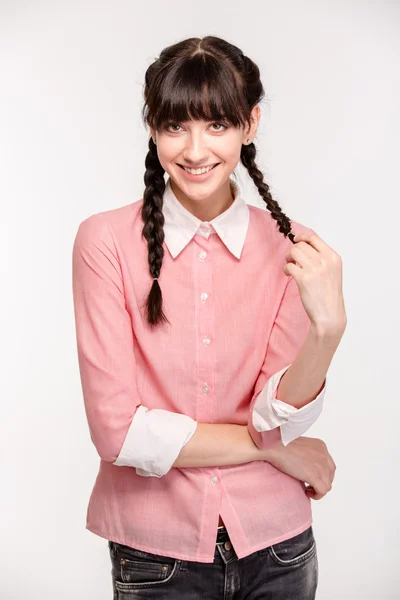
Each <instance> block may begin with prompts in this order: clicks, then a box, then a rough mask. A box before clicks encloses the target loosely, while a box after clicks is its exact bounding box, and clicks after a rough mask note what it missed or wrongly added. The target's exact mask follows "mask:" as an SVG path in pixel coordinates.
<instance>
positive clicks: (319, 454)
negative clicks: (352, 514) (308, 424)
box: [264, 436, 336, 500]
mask: <svg viewBox="0 0 400 600" xmlns="http://www.w3.org/2000/svg"><path fill="white" fill-rule="evenodd" d="M264 453H265V459H264V460H266V461H268V462H269V463H271V464H272V465H273V466H274V467H276V468H277V469H279V470H280V471H283V472H284V473H287V474H288V475H291V476H292V477H294V478H295V479H298V480H299V481H303V482H304V483H308V484H309V487H306V488H305V491H306V494H307V495H308V496H309V497H310V498H313V499H314V500H320V499H321V498H323V497H324V496H325V494H326V493H327V492H329V491H330V490H331V489H332V481H333V479H334V477H335V471H336V464H335V463H334V461H333V458H332V456H331V455H330V454H329V452H328V448H327V446H326V444H325V442H324V441H323V440H320V439H318V438H310V437H304V436H302V437H298V438H296V439H295V440H293V441H292V442H290V443H289V444H288V445H287V446H284V445H283V444H282V443H280V444H277V445H275V446H274V447H273V448H269V449H268V450H265V451H264Z"/></svg>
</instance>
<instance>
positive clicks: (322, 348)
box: [275, 324, 344, 408]
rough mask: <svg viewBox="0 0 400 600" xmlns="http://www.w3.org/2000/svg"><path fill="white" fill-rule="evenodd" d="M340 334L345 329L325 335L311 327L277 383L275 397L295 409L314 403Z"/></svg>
mask: <svg viewBox="0 0 400 600" xmlns="http://www.w3.org/2000/svg"><path fill="white" fill-rule="evenodd" d="M343 333H344V327H343V328H342V327H338V328H337V329H335V330H334V331H329V332H327V331H325V330H320V329H318V328H317V327H316V326H315V325H313V324H311V326H310V331H309V334H308V336H307V338H306V341H305V342H304V345H303V346H302V348H301V350H300V352H299V353H298V355H297V357H296V358H295V360H294V361H293V363H292V364H291V365H290V367H289V368H288V370H287V371H286V372H285V373H284V374H283V376H282V378H281V380H280V382H279V385H278V388H277V390H276V394H275V396H276V398H277V399H278V400H281V401H282V402H286V403H287V404H290V405H292V406H294V407H295V408H302V407H303V406H305V405H306V404H308V403H309V402H311V401H312V400H314V399H315V398H316V397H317V396H318V394H319V392H320V391H321V389H322V387H323V384H324V381H325V377H326V374H327V371H328V368H329V365H330V363H331V361H332V358H333V356H334V354H335V352H336V349H337V347H338V345H339V343H340V340H341V338H342V335H343Z"/></svg>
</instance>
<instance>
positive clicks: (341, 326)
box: [310, 322, 346, 342]
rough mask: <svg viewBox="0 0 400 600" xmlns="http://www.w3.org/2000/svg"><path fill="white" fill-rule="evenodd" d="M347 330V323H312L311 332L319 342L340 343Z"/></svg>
mask: <svg viewBox="0 0 400 600" xmlns="http://www.w3.org/2000/svg"><path fill="white" fill-rule="evenodd" d="M345 329H346V322H340V323H329V324H321V323H314V322H311V326H310V331H312V332H313V333H314V335H315V337H316V338H318V340H321V342H324V341H327V340H328V341H329V340H332V341H340V339H341V337H342V336H343V333H344V331H345Z"/></svg>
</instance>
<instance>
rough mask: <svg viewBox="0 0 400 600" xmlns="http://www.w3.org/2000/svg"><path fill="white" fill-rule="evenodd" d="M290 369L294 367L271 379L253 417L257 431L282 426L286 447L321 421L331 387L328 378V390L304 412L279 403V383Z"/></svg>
mask: <svg viewBox="0 0 400 600" xmlns="http://www.w3.org/2000/svg"><path fill="white" fill-rule="evenodd" d="M290 366H291V364H290V365H287V366H286V367H284V368H283V369H281V370H280V371H277V372H276V373H274V375H272V376H271V377H270V378H269V379H268V381H267V383H266V384H265V386H264V388H263V389H262V390H261V392H260V394H259V396H258V398H257V400H256V401H255V403H254V408H253V414H252V422H253V426H254V429H255V430H256V431H259V432H262V431H269V430H271V429H275V427H279V426H280V428H281V438H282V443H283V445H284V446H287V445H288V444H289V443H290V442H292V441H293V440H294V439H296V438H298V437H300V436H301V435H302V434H303V433H305V432H306V431H307V430H308V429H309V428H310V427H311V425H312V424H313V423H315V421H316V420H317V419H318V417H319V415H320V414H321V412H322V406H323V401H324V397H325V390H326V384H327V377H326V378H325V384H324V387H323V388H322V390H321V391H320V393H319V394H318V396H317V397H316V398H315V399H314V400H312V401H311V402H309V403H308V404H306V405H305V406H302V407H301V408H296V407H295V406H292V405H291V404H288V403H287V402H283V401H282V400H278V398H276V397H275V394H276V390H277V387H278V385H279V381H280V380H281V378H282V376H283V374H284V373H285V372H286V371H287V369H288V368H289V367H290Z"/></svg>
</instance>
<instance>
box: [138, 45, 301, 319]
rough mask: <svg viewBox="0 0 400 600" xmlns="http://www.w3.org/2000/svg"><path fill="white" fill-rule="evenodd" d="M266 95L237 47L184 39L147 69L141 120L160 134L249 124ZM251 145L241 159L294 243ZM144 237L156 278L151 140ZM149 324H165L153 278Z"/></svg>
mask: <svg viewBox="0 0 400 600" xmlns="http://www.w3.org/2000/svg"><path fill="white" fill-rule="evenodd" d="M264 96H265V92H264V88H263V86H262V83H261V80H260V71H259V68H258V67H257V65H256V64H255V63H254V62H253V61H252V60H251V59H250V58H248V57H247V56H245V55H244V54H243V52H242V51H241V50H240V49H239V48H238V47H237V46H234V45H232V44H230V43H229V42H227V41H225V40H223V39H221V38H219V37H215V36H210V35H209V36H206V37H203V38H197V37H193V38H188V39H185V40H183V41H181V42H178V43H176V44H173V45H171V46H168V47H166V48H164V50H162V52H161V54H160V56H159V57H158V58H157V59H156V60H155V62H153V63H152V64H151V65H150V66H149V67H148V69H147V71H146V74H145V85H144V106H143V111H142V117H143V122H144V124H145V125H146V124H147V125H149V126H150V127H151V128H152V129H154V130H156V131H159V130H161V129H162V128H163V126H164V125H165V124H166V123H167V122H170V121H173V122H178V123H179V122H184V121H189V120H197V119H201V120H205V121H219V122H221V121H222V122H223V123H229V124H231V125H232V126H233V127H239V126H243V127H245V126H246V125H247V124H248V125H250V117H251V111H252V109H253V108H254V107H255V106H256V105H257V104H258V103H260V101H261V100H262V99H263V98H264ZM255 156H256V147H255V145H254V143H251V144H248V145H242V148H241V153H240V160H241V162H242V164H243V165H244V167H245V168H246V169H247V172H248V174H249V175H250V177H251V179H252V180H253V181H254V183H255V185H256V187H257V189H258V191H259V193H260V196H261V197H262V198H263V200H264V201H265V203H266V205H267V209H268V210H269V211H270V213H271V216H272V217H273V218H274V219H275V220H276V222H277V226H278V227H279V231H280V232H281V233H283V235H284V236H286V237H288V238H289V239H290V240H291V241H292V242H293V243H294V240H293V238H294V235H293V233H291V223H290V220H289V218H288V217H287V216H286V215H285V214H284V213H283V212H282V209H281V208H280V206H279V204H278V203H277V202H276V201H275V200H274V199H273V198H272V196H271V193H270V190H269V187H268V185H267V183H266V182H265V181H264V178H263V174H262V172H261V171H260V170H259V169H258V167H257V164H256V162H255ZM145 167H146V171H145V174H144V183H145V190H144V193H143V207H142V219H143V222H144V226H143V230H142V236H143V237H144V238H146V240H147V244H148V262H149V270H150V274H151V276H152V277H153V278H154V277H158V276H159V275H160V271H161V267H162V261H163V256H164V248H163V242H164V228H163V226H164V215H163V212H162V206H163V194H164V191H165V180H164V173H165V170H164V169H163V167H162V165H161V163H160V161H159V160H158V155H157V145H156V144H155V143H154V141H153V138H152V136H150V139H149V151H148V153H147V156H146V159H145ZM145 306H146V309H147V321H148V323H149V324H151V325H157V324H158V323H161V322H168V323H169V320H168V319H167V317H166V316H165V314H164V312H163V309H162V293H161V288H160V285H159V283H158V280H153V284H152V286H151V289H150V293H149V295H148V297H147V300H146V303H145Z"/></svg>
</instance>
